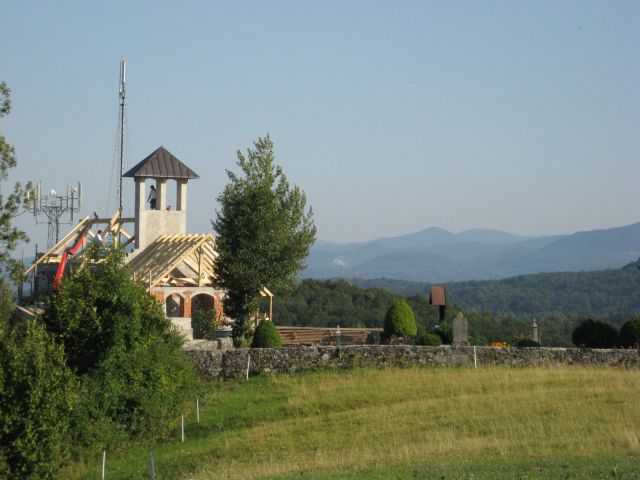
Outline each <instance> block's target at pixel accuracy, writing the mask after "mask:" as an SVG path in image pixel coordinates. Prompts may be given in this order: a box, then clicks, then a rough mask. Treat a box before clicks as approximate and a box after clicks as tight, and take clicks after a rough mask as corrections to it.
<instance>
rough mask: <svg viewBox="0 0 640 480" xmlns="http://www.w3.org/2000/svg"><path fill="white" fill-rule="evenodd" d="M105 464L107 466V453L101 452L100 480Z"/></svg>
mask: <svg viewBox="0 0 640 480" xmlns="http://www.w3.org/2000/svg"><path fill="white" fill-rule="evenodd" d="M106 464H107V451H106V450H103V451H102V480H104V468H105V465H106Z"/></svg>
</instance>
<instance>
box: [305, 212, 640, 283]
mask: <svg viewBox="0 0 640 480" xmlns="http://www.w3.org/2000/svg"><path fill="white" fill-rule="evenodd" d="M638 257H640V222H639V223H634V224H632V225H627V226H624V227H616V228H609V229H604V230H592V231H585V232H576V233H573V234H571V235H554V236H545V237H523V236H518V235H513V234H510V233H507V232H503V231H498V230H478V229H476V230H466V231H464V232H460V233H457V234H456V233H452V232H449V231H447V230H444V229H442V228H439V227H429V228H426V229H424V230H421V231H419V232H416V233H412V234H409V235H402V236H399V237H391V238H380V239H377V240H372V241H369V242H361V243H346V244H339V243H329V242H323V241H318V242H316V244H315V245H314V246H313V247H312V249H311V253H310V255H309V258H308V259H307V263H308V267H307V268H306V269H305V270H304V272H303V277H305V278H333V277H344V278H380V277H386V278H397V279H402V280H411V281H418V282H449V281H461V280H485V279H498V278H505V277H512V276H516V275H523V274H529V273H541V272H561V271H569V272H575V271H583V270H601V269H606V268H618V267H622V266H623V265H625V264H627V263H629V262H632V261H635V260H637V259H638Z"/></svg>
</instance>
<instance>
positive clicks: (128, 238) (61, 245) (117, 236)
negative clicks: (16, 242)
mask: <svg viewBox="0 0 640 480" xmlns="http://www.w3.org/2000/svg"><path fill="white" fill-rule="evenodd" d="M131 222H133V218H120V211H119V210H118V211H116V213H114V214H113V216H112V217H111V218H98V217H95V216H94V217H89V216H87V217H84V218H83V219H82V220H80V222H78V224H77V225H75V226H74V227H73V228H72V229H71V230H69V232H68V233H67V234H66V235H65V236H64V237H62V239H61V240H60V241H59V242H58V243H56V244H55V245H54V246H53V247H51V248H50V249H49V250H48V251H47V252H45V253H44V254H43V255H42V256H40V257H39V258H37V259H36V261H35V262H33V264H32V265H31V266H30V267H29V268H28V269H27V270H26V271H25V275H26V274H28V273H30V272H31V271H32V270H34V269H35V268H36V267H37V266H38V265H41V264H48V263H59V262H60V258H61V257H62V254H63V253H64V251H65V250H66V249H67V248H69V247H71V246H72V245H73V244H74V243H75V241H76V239H77V237H78V235H79V234H80V232H82V230H83V229H84V228H85V227H86V226H87V225H90V228H93V226H94V225H102V224H106V226H105V227H104V230H103V231H102V240H103V241H105V240H107V239H108V238H109V237H111V238H112V239H113V241H114V242H120V243H124V244H125V245H128V244H129V243H131V242H132V241H133V240H134V236H133V235H130V234H129V233H128V232H127V231H126V230H125V229H124V228H122V224H123V223H131ZM96 234H97V231H96V232H95V233H94V232H93V231H92V230H89V231H87V237H89V238H95V237H96ZM79 257H81V256H80V255H76V258H79ZM74 260H75V259H74ZM70 261H71V259H70ZM76 261H77V260H76ZM82 262H83V260H82V259H81V260H80V263H82Z"/></svg>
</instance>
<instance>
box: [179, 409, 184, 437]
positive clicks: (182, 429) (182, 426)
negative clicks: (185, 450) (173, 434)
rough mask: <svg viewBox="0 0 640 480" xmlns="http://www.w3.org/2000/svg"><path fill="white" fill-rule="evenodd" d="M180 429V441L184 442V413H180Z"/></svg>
mask: <svg viewBox="0 0 640 480" xmlns="http://www.w3.org/2000/svg"><path fill="white" fill-rule="evenodd" d="M180 429H181V431H182V443H184V415H182V421H181V427H180Z"/></svg>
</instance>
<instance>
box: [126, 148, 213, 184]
mask: <svg viewBox="0 0 640 480" xmlns="http://www.w3.org/2000/svg"><path fill="white" fill-rule="evenodd" d="M122 176H123V177H149V178H200V175H198V174H197V173H196V172H194V171H193V170H191V169H190V168H189V167H187V166H186V165H185V164H184V163H182V162H181V161H180V160H178V159H177V158H176V157H175V156H173V154H172V153H171V152H169V150H167V149H166V148H164V147H162V146H161V147H160V148H158V149H157V150H156V151H155V152H153V153H152V154H151V155H149V156H148V157H146V158H145V159H144V160H142V161H141V162H140V163H138V164H137V165H136V166H135V167H133V168H132V169H130V170H129V171H128V172H127V173H125V174H123V175H122Z"/></svg>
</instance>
